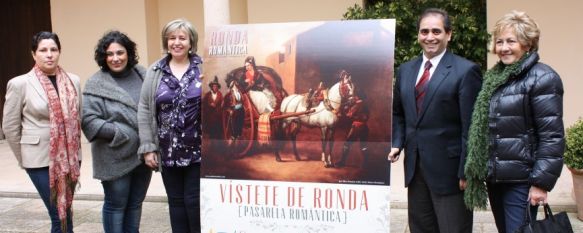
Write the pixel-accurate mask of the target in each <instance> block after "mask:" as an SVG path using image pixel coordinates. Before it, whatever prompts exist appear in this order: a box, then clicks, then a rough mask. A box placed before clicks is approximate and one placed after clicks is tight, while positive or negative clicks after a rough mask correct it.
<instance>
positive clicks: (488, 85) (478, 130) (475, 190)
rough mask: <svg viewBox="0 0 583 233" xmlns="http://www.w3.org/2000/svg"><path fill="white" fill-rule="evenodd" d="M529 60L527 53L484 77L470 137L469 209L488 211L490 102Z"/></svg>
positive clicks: (467, 189) (466, 168)
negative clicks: (487, 179)
mask: <svg viewBox="0 0 583 233" xmlns="http://www.w3.org/2000/svg"><path fill="white" fill-rule="evenodd" d="M526 57H527V56H526V54H525V55H524V56H523V57H522V58H521V59H520V60H519V61H518V62H515V63H512V64H510V65H504V64H503V63H502V62H498V63H497V64H496V65H495V66H494V67H492V68H491V69H490V70H488V71H487V72H486V74H485V75H484V83H483V85H482V90H480V93H479V94H478V97H477V99H476V103H475V104H474V111H473V113H472V123H471V125H470V131H469V138H468V157H467V160H466V164H465V167H464V173H465V176H466V181H467V187H466V190H465V192H464V202H465V204H466V207H467V208H468V209H474V208H478V209H485V208H486V204H487V200H488V193H487V190H486V183H485V182H486V176H487V175H488V167H487V165H486V163H487V162H488V158H489V154H490V153H489V151H488V140H489V132H488V113H489V111H490V99H491V98H492V95H494V92H495V91H496V90H497V89H498V87H500V86H502V85H503V84H504V83H506V82H507V81H508V80H509V79H510V78H511V77H513V76H516V75H518V74H519V72H520V66H521V65H522V63H523V62H524V60H525V58H526Z"/></svg>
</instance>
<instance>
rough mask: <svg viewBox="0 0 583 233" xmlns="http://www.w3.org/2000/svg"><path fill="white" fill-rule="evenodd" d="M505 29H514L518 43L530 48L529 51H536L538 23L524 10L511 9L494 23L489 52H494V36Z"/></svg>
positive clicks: (538, 36)
mask: <svg viewBox="0 0 583 233" xmlns="http://www.w3.org/2000/svg"><path fill="white" fill-rule="evenodd" d="M506 29H512V30H513V31H514V33H515V34H516V38H517V39H518V43H520V45H522V46H524V47H528V48H530V49H529V51H538V41H539V39H540V29H539V28H538V24H537V23H536V22H534V20H533V19H532V18H530V17H529V16H528V15H527V14H526V13H525V12H522V11H515V10H513V11H512V12H510V13H508V14H506V15H504V16H503V17H502V18H501V19H499V20H498V22H496V24H495V25H494V29H493V30H492V38H491V41H490V52H491V53H496V38H498V37H499V36H500V35H501V34H502V33H503V32H504V30H506Z"/></svg>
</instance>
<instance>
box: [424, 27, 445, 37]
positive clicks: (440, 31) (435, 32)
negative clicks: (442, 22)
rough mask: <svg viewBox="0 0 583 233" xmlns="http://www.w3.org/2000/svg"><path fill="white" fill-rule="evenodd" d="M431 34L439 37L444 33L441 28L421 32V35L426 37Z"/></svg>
mask: <svg viewBox="0 0 583 233" xmlns="http://www.w3.org/2000/svg"><path fill="white" fill-rule="evenodd" d="M429 32H431V33H433V35H435V36H437V35H439V34H441V33H442V32H443V31H442V30H441V29H439V28H433V29H421V30H419V34H421V35H424V36H426V35H428V34H429Z"/></svg>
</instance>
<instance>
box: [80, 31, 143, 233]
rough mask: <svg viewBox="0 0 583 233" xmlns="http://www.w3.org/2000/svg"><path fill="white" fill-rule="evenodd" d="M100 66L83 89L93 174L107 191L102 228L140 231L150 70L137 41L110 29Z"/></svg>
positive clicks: (98, 51)
mask: <svg viewBox="0 0 583 233" xmlns="http://www.w3.org/2000/svg"><path fill="white" fill-rule="evenodd" d="M95 62H97V65H99V67H100V70H99V71H97V72H96V73H95V74H93V76H91V78H89V80H88V81H87V83H86V84H85V89H84V90H83V98H84V101H83V119H82V128H83V132H84V133H85V136H86V137H87V140H89V141H90V142H91V153H92V158H93V178H95V179H99V180H101V184H102V185H103V192H104V194H105V197H104V203H103V211H102V218H103V230H104V231H105V232H106V233H109V232H112V233H128V232H139V227H140V219H141V216H142V202H143V201H144V198H145V197H146V192H147V191H148V186H149V185H150V178H151V177H152V171H151V169H149V168H148V167H147V166H146V165H145V164H144V162H143V160H142V159H141V157H140V156H138V147H139V145H140V143H139V136H138V118H137V114H138V102H139V99H140V91H141V88H142V82H143V79H144V78H143V77H144V76H145V73H146V69H145V68H144V67H142V66H140V65H138V55H137V52H136V43H134V42H133V41H132V40H131V39H130V38H128V36H127V35H125V34H124V33H121V32H119V31H110V32H107V33H105V34H104V35H103V37H101V39H99V41H98V42H97V46H96V47H95Z"/></svg>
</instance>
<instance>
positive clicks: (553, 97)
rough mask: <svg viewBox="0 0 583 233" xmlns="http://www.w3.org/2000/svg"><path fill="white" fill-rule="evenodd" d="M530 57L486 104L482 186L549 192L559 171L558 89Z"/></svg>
mask: <svg viewBox="0 0 583 233" xmlns="http://www.w3.org/2000/svg"><path fill="white" fill-rule="evenodd" d="M538 60H539V56H538V54H537V53H536V52H531V53H530V54H529V55H528V57H527V58H526V59H525V60H524V62H523V64H522V65H521V67H520V73H519V74H518V75H516V76H515V77H511V78H510V79H509V80H508V82H507V83H505V84H503V85H502V86H500V87H499V88H498V89H497V90H496V91H495V93H494V95H493V96H492V98H491V99H490V111H489V120H488V124H489V126H488V127H489V135H490V144H489V153H490V156H489V161H488V181H489V182H491V183H529V184H530V185H534V186H536V187H539V188H541V189H544V190H547V191H550V190H551V189H552V188H553V187H554V186H555V183H556V181H557V179H558V177H559V175H560V174H561V170H562V168H563V152H564V148H565V139H564V127H563V84H562V82H561V79H560V77H559V75H558V74H557V73H556V72H555V71H554V70H553V69H552V68H551V67H549V66H548V65H545V64H543V63H540V62H538Z"/></svg>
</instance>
